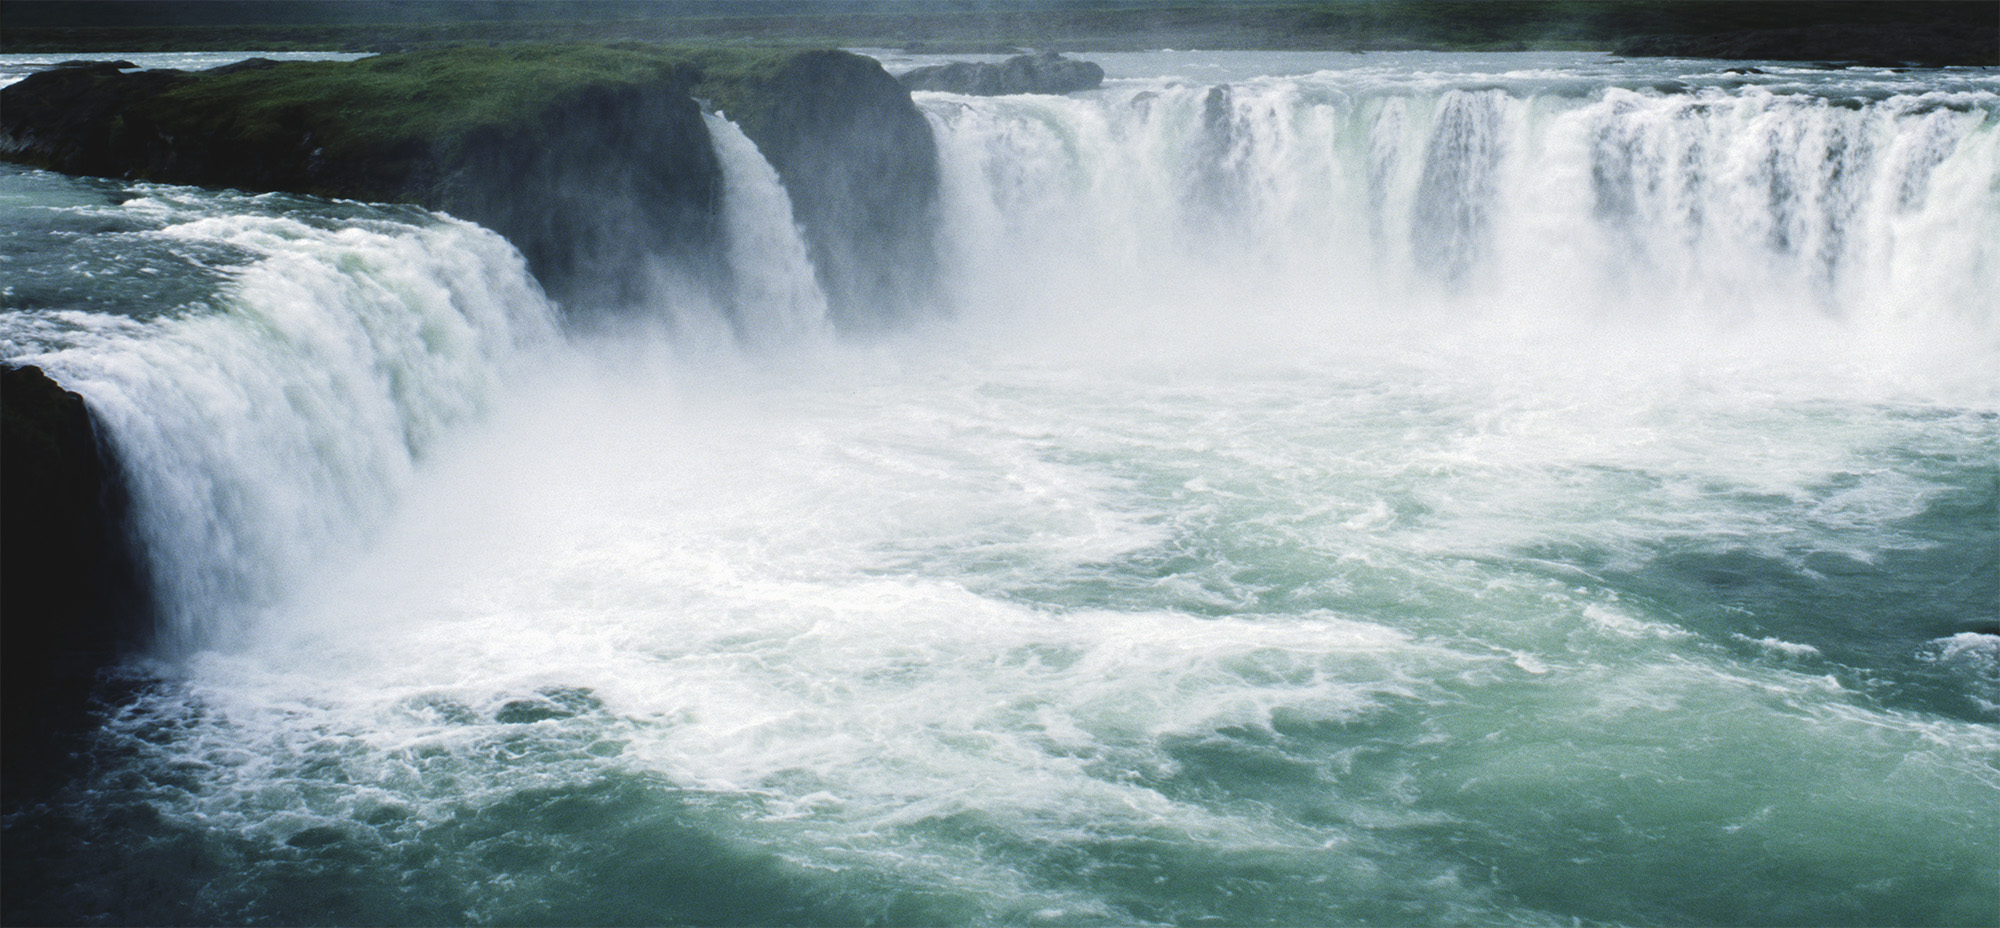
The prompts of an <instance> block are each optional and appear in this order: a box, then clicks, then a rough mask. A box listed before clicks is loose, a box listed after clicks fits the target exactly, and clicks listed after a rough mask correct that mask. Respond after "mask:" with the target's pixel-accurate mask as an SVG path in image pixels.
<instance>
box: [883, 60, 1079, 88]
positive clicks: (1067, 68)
mask: <svg viewBox="0 0 2000 928" xmlns="http://www.w3.org/2000/svg"><path fill="white" fill-rule="evenodd" d="M901 80H902V82H903V86H905V87H908V88H910V89H911V90H942V91H945V92H947V93H963V94H974V95H977V96H983V97H995V96H1001V95H1003V94H1011V93H1047V94H1064V93H1074V92H1076V91H1079V90H1094V89H1096V88H1097V87H1098V86H1099V85H1101V84H1103V83H1104V69H1103V68H1101V67H1099V66H1097V65H1096V64H1094V63H1092V62H1089V61H1073V60H1071V59H1068V58H1064V57H1063V56H1061V55H1059V54H1056V53H1055V52H1042V53H1041V54H1039V55H1015V56H1014V57H1012V58H1009V59H1007V60H1006V61H1003V62H1001V63H999V64H983V63H974V62H967V61H954V62H952V63H950V64H940V65H932V66H930V67H926V68H917V69H916V70H914V71H910V72H908V73H906V74H904V75H903V76H902V78H901Z"/></svg>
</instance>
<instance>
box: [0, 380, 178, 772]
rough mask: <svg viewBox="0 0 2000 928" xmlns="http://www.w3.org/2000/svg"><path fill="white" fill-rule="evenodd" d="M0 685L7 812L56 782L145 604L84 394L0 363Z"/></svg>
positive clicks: (119, 492) (147, 629)
mask: <svg viewBox="0 0 2000 928" xmlns="http://www.w3.org/2000/svg"><path fill="white" fill-rule="evenodd" d="M0 410H4V419H0V552H4V555H5V556H4V559H0V662H4V668H0V673H4V676H0V685H4V690H5V692H4V696H0V698H4V703H0V706H4V714H5V718H4V725H5V729H4V730H5V743H4V745H3V746H0V751H4V754H0V757H4V761H5V763H4V770H0V782H4V784H5V786H4V792H5V794H6V797H7V802H8V805H9V806H10V807H12V806H14V805H15V804H17V803H18V802H19V801H21V800H22V799H23V798H26V797H29V796H32V795H33V794H35V793H36V792H38V789H39V787H42V786H45V785H47V783H48V781H50V780H51V779H54V778H57V777H59V776H60V769H61V768H62V766H63V760H64V757H65V755H66V754H67V753H68V751H69V749H70V748H71V746H72V745H71V744H70V741H71V739H73V738H74V736H75V734H76V733H77V732H78V731H80V730H82V728H83V726H84V724H85V721H86V717H87V712H86V709H87V706H88V703H89V698H90V695H91V691H92V690H93V689H94V687H95V686H96V683H97V674H98V672H99V671H100V670H101V669H102V668H104V667H106V666H108V665H109V664H111V663H112V662H114V661H116V660H117V659H118V658H119V657H121V656H123V655H124V654H126V653H129V652H132V651H135V650H137V649H139V648H140V647H143V646H144V645H145V644H146V643H147V641H148V640H149V638H150V635H151V631H152V611H151V608H150V600H149V599H148V597H147V596H146V594H145V585H144V583H143V581H142V580H141V578H140V573H139V565H138V564H137V563H136V559H135V557H134V556H133V554H132V550H133V549H132V548H131V546H130V545H129V543H128V541H127V537H126V532H125V515H126V508H127V503H126V494H125V489H124V481H123V479H122V476H121V474H120V472H119V465H118V462H117V460H116V459H115V458H114V457H113V456H112V454H111V452H110V449H109V448H108V447H107V446H106V445H104V444H103V443H102V442H100V441H99V440H98V436H97V431H96V428H95V427H94V425H93V422H92V419H91V415H90V411H89V409H88V408H86V407H85V406H84V402H83V397H81V396H78V395H77V394H75V393H71V392H69V391H67V390H64V389H63V388H62V386H61V385H59V384H57V383H56V382H55V381H54V380H51V379H49V377H48V375H46V374H44V373H43V372H42V371H41V370H40V369H39V368H35V367H13V366H0Z"/></svg>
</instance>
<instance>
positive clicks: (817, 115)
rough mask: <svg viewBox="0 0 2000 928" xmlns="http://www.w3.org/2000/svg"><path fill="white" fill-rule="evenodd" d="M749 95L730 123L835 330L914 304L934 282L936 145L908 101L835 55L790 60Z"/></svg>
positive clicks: (850, 59)
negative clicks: (786, 224)
mask: <svg viewBox="0 0 2000 928" xmlns="http://www.w3.org/2000/svg"><path fill="white" fill-rule="evenodd" d="M749 91H750V97H751V99H752V101H753V105H752V106H751V107H749V108H748V109H747V110H746V111H745V112H744V113H743V114H741V115H740V116H737V121H738V123H739V124H740V125H742V127H743V131H744V134H746V135H748V136H750V139H751V141H753V142H756V143H757V148H758V150H760V151H762V152H763V153H764V157H765V158H766V159H767V160H769V161H770V162H771V166H772V167H773V168H776V169H777V171H778V176H779V177H780V178H781V179H782V180H783V181H784V184H785V189H786V191H787V192H788V193H790V195H791V199H792V209H793V212H794V214H795V215H796V217H797V219H798V221H799V224H800V225H801V226H802V227H804V229H805V235H806V244H807V245H808V247H809V248H810V249H811V251H812V257H813V264H814V266H815V267H816V268H817V269H818V271H819V276H820V283H821V285H822V286H823V287H824V288H825V290H826V292H827V297H828V300H829V301H830V302H831V304H832V307H833V311H834V313H835V317H836V321H837V322H839V323H841V324H842V325H843V326H845V327H848V328H859V329H872V328H879V327H881V326H882V325H884V324H886V323H887V322H888V321H890V320H891V319H893V318H895V317H896V316H897V315H899V314H900V313H902V312H905V311H907V310H909V309H910V308H912V307H915V306H919V305H921V304H922V303H923V302H924V300H925V297H926V296H927V294H928V293H929V291H930V288H931V286H932V283H933V280H934V276H935V273H934V272H935V264H936V256H935V254H934V252H933V245H932V232H933V230H934V229H935V228H936V210H937V185H938V166H937V143H936V141H935V140H934V139H933V138H932V136H931V129H930V123H929V121H927V120H926V119H924V115H923V113H922V112H920V111H918V109H917V108H916V105H915V104H914V103H912V102H911V101H910V92H909V91H908V90H906V89H904V87H903V85H901V84H899V83H897V82H896V79H895V78H893V77H890V76H889V74H888V72H886V71H884V70H882V66H881V65H880V64H879V63H877V62H876V61H875V60H874V59H872V58H864V57H861V56H860V55H854V54H850V53H847V52H840V51H814V52H804V53H801V54H798V55H795V56H792V57H791V58H789V59H788V60H786V61H785V62H784V63H783V64H782V65H780V66H779V67H778V68H777V69H776V70H775V71H774V72H772V73H771V75H770V76H769V77H767V78H763V79H760V80H757V81H755V82H753V84H752V86H751V87H750V88H749ZM732 115H735V114H732Z"/></svg>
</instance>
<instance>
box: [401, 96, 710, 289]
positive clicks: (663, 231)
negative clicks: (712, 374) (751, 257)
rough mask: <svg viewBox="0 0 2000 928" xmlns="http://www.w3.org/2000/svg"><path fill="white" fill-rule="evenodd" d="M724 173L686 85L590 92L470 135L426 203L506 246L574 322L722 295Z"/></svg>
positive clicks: (425, 195) (426, 195)
mask: <svg viewBox="0 0 2000 928" xmlns="http://www.w3.org/2000/svg"><path fill="white" fill-rule="evenodd" d="M721 197H722V169H721V166H720V165H719V163H718V161H717V159H716V156H715V149H714V147H713V146H712V145H711V144H710V139H709V134H708V127H707V124H706V123H705V122H703V120H702V115H701V108H700V106H699V105H698V104H696V103H695V101H694V100H693V99H692V98H691V97H689V96H688V95H687V90H686V85H685V84H684V83H676V84H668V85H660V84H655V85H645V86H639V85H624V86H593V87H587V88H583V89H581V90H579V91H577V92H575V93H573V94H571V95H570V96H569V97H567V98H565V99H562V100H558V101H554V102H553V103H552V105H550V106H549V107H548V108H547V109H546V110H544V111H542V112H541V113H540V114H538V115H537V116H536V117H535V118H533V119H531V120H525V121H522V122H519V123H514V124H509V125H495V126H493V127H491V128H488V129H482V130H480V131H477V132H475V133H473V134H472V135H471V136H469V137H468V138H467V139H466V141H465V144H464V147H463V150H462V152H461V153H460V154H459V156H458V157H457V158H456V159H454V162H453V163H452V164H451V165H450V167H449V168H448V169H447V170H445V171H444V172H443V176H442V177H441V178H440V179H439V180H438V181H437V182H436V183H435V184H434V185H433V186H432V187H431V189H429V190H426V191H423V192H422V194H420V195H419V196H418V200H419V202H423V203H425V204H426V205H433V206H434V207H435V208H438V209H442V210H444V211H446V212H448V213H451V214H452V215H454V216H458V217H459V218H462V219H467V220H470V221H472V222H476V223H479V224H480V225H482V226H485V227H487V228H489V229H492V230H494V231H496V232H498V233H500V234H501V235H503V236H505V237H506V238H507V240H508V241H510V242H512V243H513V244H514V247H516V248H519V249H520V250H521V253H522V255H523V256H524V257H526V258H527V260H528V267H529V269H530V270H531V271H533V272H534V275H535V279H536V280H538V281H541V283H542V286H543V287H544V288H545V289H547V290H548V292H549V294H550V295H551V296H552V297H554V298H555V299H556V301H557V302H559V303H561V304H563V305H564V306H566V307H568V308H569V309H570V310H571V311H572V312H573V313H574V312H577V311H588V310H591V309H600V310H602V309H624V308H630V307H634V306H638V305H642V304H644V303H645V302H646V301H648V300H653V299H660V298H662V296H661V294H660V292H659V291H658V289H657V288H658V287H659V286H660V285H663V284H668V283H669V282H666V281H661V280H659V279H658V277H657V275H658V274H660V273H664V272H665V271H666V269H674V272H675V273H677V274H679V275H682V276H683V277H684V278H685V279H681V280H676V281H672V282H671V285H674V286H693V287H715V286H719V285H720V284H721V282H722V276H723V274H724V273H725V272H724V270H723V265H722V259H721V255H722V245H723V241H722V234H721V231H720V230H721V220H720V214H721V210H720V209H719V208H718V206H719V204H720V202H721Z"/></svg>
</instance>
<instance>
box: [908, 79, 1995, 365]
mask: <svg viewBox="0 0 2000 928" xmlns="http://www.w3.org/2000/svg"><path fill="white" fill-rule="evenodd" d="M1878 96H1879V95H1878ZM918 98H919V100H920V101H921V102H922V104H923V105H924V107H925V108H926V111H927V113H928V114H929V116H930V119H931V121H932V124H933V126H934V128H935V130H936V132H937V133H938V136H939V139H940V150H941V152H942V156H941V157H942V158H943V161H944V168H943V175H944V196H945V199H946V203H947V207H946V210H945V214H946V216H947V217H948V220H947V228H946V229H945V232H944V236H945V239H946V247H947V250H948V252H949V253H951V254H953V255H954V256H955V261H954V262H953V263H954V265H955V266H956V267H958V268H960V269H961V273H960V274H959V276H958V279H957V281H956V283H958V284H959V288H958V303H959V304H960V305H961V306H964V305H978V304H980V303H982V302H991V300H992V295H993V294H995V293H1002V294H1006V295H1007V296H1008V298H1010V299H1012V298H1015V297H1023V298H1025V299H1027V300H1030V301H1032V300H1044V301H1047V300H1066V299H1067V297H1066V296H1064V294H1068V293H1074V292H1088V293H1090V294H1092V295H1093V296H1095V297H1097V298H1099V299H1100V300H1102V301H1106V302H1109V303H1111V304H1113V305H1116V306H1118V307H1119V308H1120V309H1119V311H1121V312H1122V311H1145V309H1144V308H1145V307H1147V306H1159V305H1162V304H1181V303H1185V302H1187V299H1188V298H1187V294H1189V293H1221V292H1235V293H1241V294H1258V293H1268V292H1270V291H1272V290H1274V289H1276V290H1279V291H1281V292H1282V293H1283V295H1284V296H1285V298H1286V299H1287V300H1289V301H1290V302H1292V303H1294V304H1296V305H1297V306H1298V308H1299V309H1300V310H1301V311H1302V312H1309V313H1322V314H1323V313H1341V312H1348V311H1351V309H1352V308H1354V307H1356V306H1368V305H1371V304H1372V305H1376V306H1388V307H1390V308H1392V309H1395V308H1401V307H1406V306H1408V305H1409V304H1411V303H1412V301H1421V300H1422V299H1425V298H1426V295H1431V296H1436V297H1438V298H1441V299H1449V300H1456V301H1459V302H1464V303H1475V304H1484V305H1505V306H1509V307H1513V308H1516V309H1520V308H1523V307H1525V308H1530V309H1532V308H1537V307H1539V308H1540V309H1541V310H1545V311H1556V312H1573V311H1576V310H1577V309H1578V308H1580V307H1591V308H1592V310H1591V311H1593V312H1599V311H1614V312H1619V311H1622V312H1626V313H1629V314H1632V315H1634V316H1643V315H1645V314H1648V313H1675V314H1682V315H1692V316H1705V317H1708V318H1712V319H1722V318H1728V317H1732V316H1752V315H1756V314H1760V313H1767V312H1775V311H1790V310H1798V311H1809V312H1814V313H1820V314H1825V315H1830V316H1834V317H1841V318H1848V317H1856V318H1875V319H1883V320H1905V321H1907V320H1912V319H1923V318H1931V317H1939V316H1954V315H1955V316H1958V317H1961V319H1960V321H1966V322H1971V323H1973V324H1974V325H1975V326H1976V327H1977V328H1978V329H1979V330H1981V331H1982V332H1983V333H1984V334H1983V336H1982V337H1984V338H1986V339H1988V340H1991V339H1994V338H1996V337H2000V336H1996V334H1995V333H1996V332H2000V327H1996V321H2000V193H1996V191H1995V188H1994V186H1993V185H1992V183H1991V180H1992V178H1993V177H1994V176H1996V173H1997V172H2000V119H1996V117H1995V112H1994V101H1993V95H1992V94H1990V93H1974V92H1956V91H1953V92H1944V91H1939V92H1930V93H1909V94H1898V95H1891V96H1886V97H1881V98H1877V99H1859V98H1855V97H1844V96H1835V95H1832V94H1829V93H1803V92H1774V91H1773V90H1771V89H1767V88H1764V87H1757V86H1749V87H1740V88H1734V89H1723V88H1715V87H1711V88H1703V89H1700V90H1694V91H1687V92H1662V91H1659V90H1654V89H1626V88H1621V87H1606V88H1602V89H1599V90H1597V91H1595V92H1593V93H1588V94H1578V93H1575V92H1573V91H1569V90H1564V92H1539V93H1538V92H1533V91H1522V90H1509V89H1500V88H1493V87H1489V88H1455V87H1448V86H1447V87H1442V88H1429V89H1426V88H1409V87H1400V88H1396V87H1391V88H1385V87H1381V86H1375V85H1371V84H1368V83H1366V82H1364V81H1361V80H1358V79H1351V78H1347V77H1344V76H1343V75H1341V74H1338V73H1335V72H1323V73H1321V74H1316V75H1309V76H1304V77H1295V78H1258V79H1254V80H1248V81H1242V82H1237V83H1234V84H1227V85H1212V86H1209V85H1202V84H1199V83H1193V82H1187V81H1126V82H1120V83H1117V84H1114V85H1112V86H1110V87H1107V88H1106V89H1105V90H1103V91H1100V92H1098V93H1096V94H1092V95H1086V96H1079V97H1073V98H1061V97H1012V98H972V97H959V96H953V95H948V94H940V93H926V94H919V95H918ZM1218 281H1224V282H1226V286H1218V285H1217V282H1218ZM1238 302H1243V301H1238Z"/></svg>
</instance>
